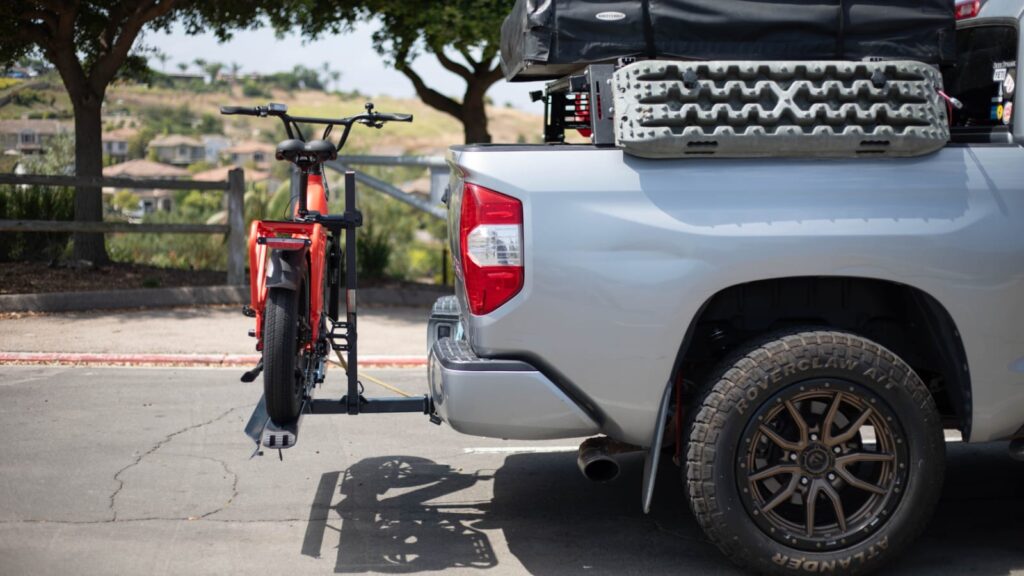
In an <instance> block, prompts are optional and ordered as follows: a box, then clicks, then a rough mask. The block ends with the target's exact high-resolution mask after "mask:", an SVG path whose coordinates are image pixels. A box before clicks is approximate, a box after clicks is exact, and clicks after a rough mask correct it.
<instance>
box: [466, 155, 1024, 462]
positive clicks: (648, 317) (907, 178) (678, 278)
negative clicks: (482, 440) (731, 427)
mask: <svg viewBox="0 0 1024 576" xmlns="http://www.w3.org/2000/svg"><path fill="white" fill-rule="evenodd" d="M498 152H500V153H498ZM451 161H452V162H453V163H454V164H456V165H457V166H458V167H459V168H460V169H461V171H462V172H463V174H464V179H465V181H469V182H474V183H477V184H480V185H483V186H486V187H488V188H492V189H494V190H497V191H500V192H502V193H503V194H509V195H512V196H515V197H517V198H519V199H520V200H522V202H523V208H524V218H525V232H524V234H525V264H526V285H525V287H524V289H523V291H522V292H521V293H520V294H518V295H517V296H516V297H515V298H514V299H513V300H512V301H510V302H509V303H508V304H506V305H505V306H503V307H501V308H499V309H498V310H497V311H495V312H494V313H492V314H490V315H487V316H483V317H472V316H471V317H469V320H468V326H467V328H468V333H469V338H470V342H471V343H472V345H473V348H474V349H475V350H476V352H477V353H478V354H480V355H481V356H504V357H527V358H532V359H534V360H535V361H536V362H537V363H539V364H541V365H543V366H546V367H547V368H548V370H549V371H550V372H553V373H555V375H556V376H558V377H559V379H560V380H561V382H562V383H563V384H564V386H565V387H566V388H567V391H568V392H569V393H570V395H571V396H573V397H574V398H577V399H578V400H579V401H580V402H582V403H584V404H586V405H588V407H589V408H590V409H591V411H592V412H593V413H595V416H596V418H597V419H598V421H599V422H600V423H601V426H602V429H603V431H604V432H606V433H607V434H609V435H611V436H614V437H616V438H620V439H622V440H625V441H628V442H633V443H637V444H641V445H646V444H647V443H648V442H649V441H650V437H651V434H652V432H653V428H654V420H655V416H656V412H657V409H658V402H659V399H660V397H661V393H662V391H663V390H664V387H665V385H666V383H667V381H668V379H669V376H670V372H671V370H672V366H673V362H674V361H675V358H676V354H677V351H678V350H679V347H680V344H681V342H682V339H683V336H684V334H685V332H686V329H687V327H688V326H689V325H690V322H691V321H692V320H693V319H694V317H695V315H696V314H697V313H698V311H699V309H700V308H701V306H702V305H703V304H704V303H705V302H706V301H707V300H708V299H710V298H711V297H712V296H713V295H714V294H715V293H717V292H718V291H720V290H722V289H724V288H727V287H729V286H733V285H736V284H741V283H745V282H749V281H754V280H761V279H766V278H782V277H790V276H829V275H836V276H854V277H865V278H877V279H882V280H891V281H895V282H900V283H903V284H907V285H910V286H914V287H917V288H919V289H921V290H923V291H924V292H926V293H928V294H930V295H931V296H932V297H934V298H935V299H936V300H938V301H939V302H940V303H941V304H942V305H943V306H945V308H946V309H947V311H948V312H949V313H950V315H951V316H952V318H953V320H954V322H955V323H956V325H957V327H958V328H959V330H960V332H961V335H962V339H963V341H964V344H965V348H966V352H967V356H968V362H969V369H970V373H971V378H972V391H973V406H974V408H973V409H974V414H973V432H972V436H973V437H972V440H987V439H993V438H999V437H1005V436H1008V435H1009V434H1011V433H1013V432H1014V431H1016V430H1017V429H1018V428H1019V427H1020V425H1021V423H1022V422H1024V334H1022V327H1024V149H1022V148H1019V147H1013V146H971V147H968V146H950V147H947V148H944V149H942V150H940V151H939V152H937V153H935V154H932V155H929V156H927V157H922V158H913V159H889V160H867V159H861V160H818V161H813V160H780V159H765V160H696V159H688V160H678V161H674V160H643V159H638V158H632V157H628V156H624V155H623V154H622V153H621V151H618V150H599V149H594V148H587V147H565V148H554V149H553V148H543V147H510V148H505V149H494V148H486V147H480V148H472V147H470V148H456V149H454V150H453V151H452V153H451ZM459 193H460V191H459V190H453V194H455V195H456V196H457V195H458V194H459ZM455 200H458V198H456V199H455ZM464 309H465V308H464Z"/></svg>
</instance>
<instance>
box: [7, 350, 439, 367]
mask: <svg viewBox="0 0 1024 576" xmlns="http://www.w3.org/2000/svg"><path fill="white" fill-rule="evenodd" d="M259 359H260V357H259V355H258V354H103V353H89V352H86V353H61V352H0V364H92V365H118V364H145V365H147V366H213V367H216V366H252V365H253V364H256V362H257V361H259ZM359 365H360V366H363V367H366V368H373V367H382V366H399V367H407V368H415V367H423V366H426V365H427V359H426V358H424V357H421V356H362V357H360V358H359Z"/></svg>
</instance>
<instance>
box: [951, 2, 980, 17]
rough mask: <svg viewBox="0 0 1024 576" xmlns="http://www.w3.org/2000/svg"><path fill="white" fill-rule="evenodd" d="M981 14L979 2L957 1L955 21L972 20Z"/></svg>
mask: <svg viewBox="0 0 1024 576" xmlns="http://www.w3.org/2000/svg"><path fill="white" fill-rule="evenodd" d="M978 12H981V0H957V2H956V19H957V20H963V19H965V18H974V17H975V16H977V15H978Z"/></svg>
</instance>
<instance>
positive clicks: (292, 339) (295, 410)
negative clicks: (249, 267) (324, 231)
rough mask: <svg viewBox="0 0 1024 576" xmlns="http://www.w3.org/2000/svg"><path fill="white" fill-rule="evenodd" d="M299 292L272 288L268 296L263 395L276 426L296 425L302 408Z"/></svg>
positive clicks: (265, 322) (302, 387)
mask: <svg viewBox="0 0 1024 576" xmlns="http://www.w3.org/2000/svg"><path fill="white" fill-rule="evenodd" d="M300 296H301V295H300V292H299V291H295V290H288V289H286V288H271V289H270V290H269V291H268V293H267V307H266V316H265V317H264V327H263V396H264V398H265V399H266V404H267V414H268V415H269V416H270V419H271V420H273V421H274V423H275V424H278V425H284V424H290V423H291V422H294V421H295V419H296V418H298V417H299V410H300V409H301V408H302V394H303V391H304V389H305V376H304V372H303V368H304V367H305V362H304V354H303V347H302V342H301V341H300V338H299V323H300V322H301V319H302V315H301V312H302V310H301V308H302V307H301V306H300V305H299V300H300Z"/></svg>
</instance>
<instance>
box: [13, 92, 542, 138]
mask: <svg viewBox="0 0 1024 576" xmlns="http://www.w3.org/2000/svg"><path fill="white" fill-rule="evenodd" d="M0 92H2V91H0ZM38 92H39V94H40V96H41V100H42V102H39V103H36V104H34V105H33V106H32V107H31V108H26V107H22V106H16V105H14V104H9V105H7V106H4V107H0V119H7V118H21V117H22V115H24V114H26V113H29V112H51V113H58V114H60V113H63V114H68V115H70V102H69V101H68V98H67V95H66V94H65V93H64V91H63V88H62V87H61V85H60V83H59V80H58V81H55V82H50V83H49V85H48V86H47V87H46V88H44V89H40V90H38ZM371 99H372V101H373V102H374V104H375V105H376V109H377V110H378V111H380V112H403V113H410V114H413V115H414V116H415V121H414V122H413V123H412V124H391V125H388V126H387V127H386V128H385V129H383V130H372V129H367V128H364V127H361V126H357V127H355V128H354V129H353V134H352V138H351V139H350V145H351V149H350V150H349V151H351V152H364V153H381V154H400V153H407V154H440V153H443V151H444V150H445V149H446V148H447V147H448V146H451V145H453V144H461V143H462V125H461V124H460V123H459V122H458V121H456V120H455V119H454V118H452V117H450V116H448V115H446V114H444V113H441V112H438V111H437V110H434V109H433V108H430V107H428V106H426V105H425V104H423V103H422V102H420V101H419V100H416V99H397V98H392V97H389V96H378V97H373V98H371ZM273 100H274V101H275V102H284V103H286V104H288V107H289V112H291V113H293V114H296V115H306V116H321V117H324V116H326V117H339V116H347V115H351V114H355V113H358V112H361V111H362V110H363V105H364V104H365V99H358V100H357V99H344V98H342V97H341V96H339V95H337V94H329V93H324V92H319V91H308V90H307V91H295V92H291V93H289V92H284V91H276V92H275V93H274V97H273ZM51 102H52V104H51ZM182 103H187V105H188V106H189V107H190V108H191V110H192V111H193V112H194V113H195V114H197V115H200V114H203V113H210V114H216V113H217V109H218V107H219V106H220V105H222V104H237V105H255V104H265V103H266V101H265V99H262V98H245V97H243V96H241V95H240V91H235V93H234V94H232V91H231V90H230V89H228V88H225V89H224V90H222V91H219V92H209V93H194V92H191V91H187V90H171V89H165V88H148V87H145V86H141V85H131V84H118V85H115V86H112V87H111V88H110V90H108V92H107V105H108V108H114V109H126V110H128V112H129V113H130V114H133V115H134V113H135V112H137V111H138V110H140V109H142V108H144V107H152V106H164V107H176V106H181V105H182ZM488 113H489V117H490V126H489V127H490V131H491V135H492V137H493V138H494V141H495V142H517V141H526V142H538V141H539V140H540V134H541V131H542V128H543V127H542V119H541V117H540V115H539V114H530V113H527V112H523V111H520V110H514V109H508V108H499V107H491V108H489V110H488ZM224 127H225V132H227V134H228V135H229V136H231V137H233V138H236V139H259V140H266V141H276V140H280V139H283V138H284V130H283V128H282V127H281V125H280V123H277V122H274V121H269V120H265V119H255V118H250V117H237V116H236V117H224Z"/></svg>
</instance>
